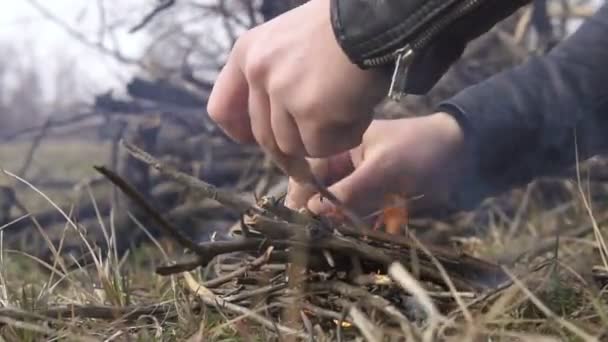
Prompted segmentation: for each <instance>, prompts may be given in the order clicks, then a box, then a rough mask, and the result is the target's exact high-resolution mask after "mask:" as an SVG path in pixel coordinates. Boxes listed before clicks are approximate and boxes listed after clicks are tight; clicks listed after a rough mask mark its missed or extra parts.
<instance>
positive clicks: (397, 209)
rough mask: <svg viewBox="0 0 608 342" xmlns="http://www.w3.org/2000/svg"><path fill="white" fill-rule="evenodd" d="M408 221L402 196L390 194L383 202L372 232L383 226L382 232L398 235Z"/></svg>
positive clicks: (404, 200)
mask: <svg viewBox="0 0 608 342" xmlns="http://www.w3.org/2000/svg"><path fill="white" fill-rule="evenodd" d="M408 221H409V212H408V208H407V200H406V199H405V198H404V197H403V196H400V195H395V194H391V195H388V196H387V197H386V199H385V201H384V206H383V208H382V210H381V212H380V216H379V217H378V219H377V220H376V224H375V225H374V230H378V229H380V227H382V226H384V230H385V231H386V232H387V233H389V234H393V235H398V234H400V233H401V232H402V229H404V227H406V226H407V223H408Z"/></svg>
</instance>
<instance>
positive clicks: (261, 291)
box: [223, 283, 287, 303]
mask: <svg viewBox="0 0 608 342" xmlns="http://www.w3.org/2000/svg"><path fill="white" fill-rule="evenodd" d="M286 288H287V284H286V283H281V284H274V285H267V286H263V287H260V288H257V289H254V290H251V291H244V292H241V293H239V294H235V295H232V296H229V297H224V298H223V299H224V300H225V301H227V302H231V303H233V302H240V301H243V300H245V299H249V298H251V297H256V296H260V295H269V294H273V293H275V292H277V291H281V290H284V289H286Z"/></svg>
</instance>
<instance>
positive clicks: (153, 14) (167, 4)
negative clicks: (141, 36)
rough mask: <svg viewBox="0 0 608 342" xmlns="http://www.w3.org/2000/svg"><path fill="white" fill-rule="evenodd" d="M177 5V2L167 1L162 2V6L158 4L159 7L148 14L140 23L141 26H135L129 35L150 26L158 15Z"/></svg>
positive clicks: (173, 0)
mask: <svg viewBox="0 0 608 342" xmlns="http://www.w3.org/2000/svg"><path fill="white" fill-rule="evenodd" d="M173 5H175V0H165V1H162V2H161V3H160V4H158V6H156V7H155V8H154V9H153V10H152V12H150V13H148V14H147V15H146V16H145V17H144V18H143V19H142V20H141V21H140V22H139V24H137V25H135V26H133V27H132V28H131V29H130V30H129V33H135V32H137V31H139V30H141V29H142V28H143V27H144V26H146V25H148V23H149V22H150V21H152V19H154V17H156V16H157V15H158V14H160V13H161V12H163V11H165V10H167V9H169V8H170V7H171V6H173Z"/></svg>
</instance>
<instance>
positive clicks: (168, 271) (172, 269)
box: [156, 257, 203, 276]
mask: <svg viewBox="0 0 608 342" xmlns="http://www.w3.org/2000/svg"><path fill="white" fill-rule="evenodd" d="M202 263H203V261H202V260H201V258H200V257H197V258H194V259H192V260H188V261H182V262H179V263H176V264H174V265H167V266H160V267H157V268H156V274H158V275H161V276H169V275H173V274H178V273H183V272H189V271H192V270H194V269H195V268H197V267H200V266H201V264H202Z"/></svg>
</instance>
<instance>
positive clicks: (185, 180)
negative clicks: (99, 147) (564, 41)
mask: <svg viewBox="0 0 608 342" xmlns="http://www.w3.org/2000/svg"><path fill="white" fill-rule="evenodd" d="M123 146H124V147H125V148H126V149H127V151H129V153H131V155H132V156H133V157H134V158H135V159H137V160H140V161H142V162H144V163H146V164H148V165H150V166H151V167H153V168H154V169H156V170H158V171H159V172H160V173H161V174H162V175H163V176H166V177H168V178H170V179H172V180H174V181H176V182H178V183H180V184H182V185H184V186H186V187H187V188H188V190H190V191H193V192H196V194H198V195H200V196H202V197H204V198H210V199H213V200H215V201H217V202H218V203H220V204H222V205H223V206H225V207H226V208H228V209H232V210H233V211H235V212H237V213H239V214H242V213H244V212H247V211H249V210H253V211H256V209H255V207H254V206H253V205H252V203H249V202H248V201H247V200H245V199H244V198H241V197H240V196H238V195H236V194H233V193H230V192H227V191H223V190H221V189H218V188H216V187H215V186H213V185H211V184H209V183H206V182H203V181H202V180H200V179H198V178H195V177H192V176H190V175H188V174H185V173H183V172H179V171H177V170H175V169H173V168H171V167H169V166H167V165H165V164H163V163H161V162H160V161H158V160H157V159H156V158H154V157H152V156H151V155H150V154H149V153H147V152H145V151H143V150H142V149H140V148H139V147H137V146H135V145H133V144H130V143H128V142H125V141H123ZM257 211H258V212H260V211H259V210H257ZM260 213H261V212H260Z"/></svg>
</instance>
